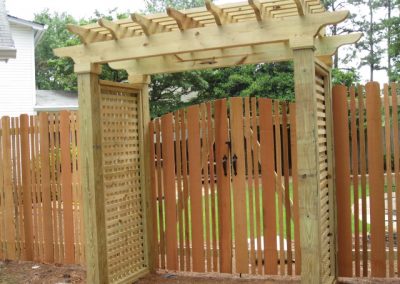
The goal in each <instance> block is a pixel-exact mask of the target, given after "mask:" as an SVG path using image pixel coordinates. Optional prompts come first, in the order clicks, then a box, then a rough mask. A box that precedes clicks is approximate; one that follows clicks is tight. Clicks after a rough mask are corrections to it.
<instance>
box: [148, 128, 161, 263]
mask: <svg viewBox="0 0 400 284" xmlns="http://www.w3.org/2000/svg"><path fill="white" fill-rule="evenodd" d="M154 128H155V127H154V121H150V122H149V135H150V160H151V171H150V174H151V192H152V199H151V200H152V204H151V208H152V210H153V216H154V221H153V242H154V266H155V268H160V258H159V256H160V246H159V244H158V225H157V223H158V222H157V197H158V196H157V178H156V172H157V165H156V154H155V141H154Z"/></svg>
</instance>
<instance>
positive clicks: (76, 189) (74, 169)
mask: <svg viewBox="0 0 400 284" xmlns="http://www.w3.org/2000/svg"><path fill="white" fill-rule="evenodd" d="M70 121H71V122H70V135H71V163H72V166H71V175H72V189H73V195H72V200H73V202H72V204H73V217H74V228H75V229H74V247H75V263H80V255H81V248H80V244H79V243H80V231H79V226H80V216H79V210H78V204H79V200H80V195H81V192H80V188H79V183H78V171H77V158H78V157H77V144H76V141H77V139H76V133H77V131H78V129H77V128H76V115H75V113H74V112H70Z"/></svg>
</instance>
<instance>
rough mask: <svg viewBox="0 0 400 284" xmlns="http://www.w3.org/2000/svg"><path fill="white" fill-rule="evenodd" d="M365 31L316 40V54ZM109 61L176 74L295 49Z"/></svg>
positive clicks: (134, 70) (277, 46)
mask: <svg viewBox="0 0 400 284" xmlns="http://www.w3.org/2000/svg"><path fill="white" fill-rule="evenodd" d="M361 36H362V33H355V34H349V35H341V36H332V37H323V38H317V39H315V56H316V57H320V58H325V57H328V56H332V55H333V54H335V52H336V50H337V49H338V48H339V47H340V46H342V45H346V44H352V43H355V42H357V41H358V40H359V39H360V38H361ZM178 57H179V58H177V57H175V56H172V55H169V56H163V57H152V58H145V59H138V60H130V61H121V62H115V63H110V64H109V65H110V67H111V68H113V69H121V70H128V72H129V73H131V74H149V75H151V74H159V73H176V72H183V71H191V70H203V69H209V68H222V67H230V66H235V65H238V64H258V63H268V62H278V61H289V60H292V59H293V50H292V49H291V48H290V46H289V45H288V44H286V43H273V44H268V45H260V46H255V47H241V48H233V49H228V50H212V51H205V52H197V53H193V54H182V55H181V56H178Z"/></svg>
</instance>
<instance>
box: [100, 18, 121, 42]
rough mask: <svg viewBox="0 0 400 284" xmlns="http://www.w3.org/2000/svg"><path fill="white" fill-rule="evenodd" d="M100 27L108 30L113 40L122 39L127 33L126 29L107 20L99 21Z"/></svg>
mask: <svg viewBox="0 0 400 284" xmlns="http://www.w3.org/2000/svg"><path fill="white" fill-rule="evenodd" d="M98 23H99V25H100V26H101V27H103V28H105V29H107V30H108V31H109V32H110V34H111V35H112V37H113V39H121V38H123V35H124V34H125V33H126V30H127V29H126V28H121V26H120V25H118V24H116V23H114V22H111V21H109V20H107V19H104V18H103V19H100V20H99V21H98Z"/></svg>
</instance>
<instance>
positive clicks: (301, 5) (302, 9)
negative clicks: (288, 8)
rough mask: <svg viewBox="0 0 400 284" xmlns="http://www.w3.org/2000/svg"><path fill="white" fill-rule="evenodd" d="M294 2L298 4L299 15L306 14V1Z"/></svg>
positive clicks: (297, 0)
mask: <svg viewBox="0 0 400 284" xmlns="http://www.w3.org/2000/svg"><path fill="white" fill-rule="evenodd" d="M294 3H295V4H296V8H297V12H298V14H299V16H304V15H305V14H306V7H305V5H306V4H305V3H304V1H303V0H294Z"/></svg>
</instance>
